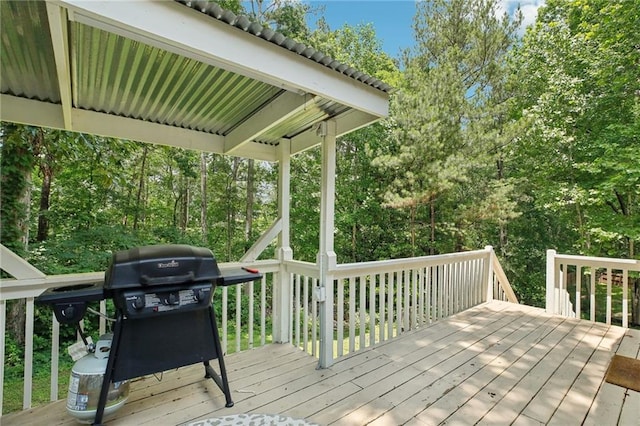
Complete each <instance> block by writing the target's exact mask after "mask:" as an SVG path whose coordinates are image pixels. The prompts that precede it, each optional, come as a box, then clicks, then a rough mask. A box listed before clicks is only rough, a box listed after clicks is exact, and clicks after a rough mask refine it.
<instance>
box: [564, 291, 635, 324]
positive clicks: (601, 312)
mask: <svg viewBox="0 0 640 426" xmlns="http://www.w3.org/2000/svg"><path fill="white" fill-rule="evenodd" d="M567 290H568V291H569V294H570V295H571V302H572V303H573V304H574V306H575V294H576V293H575V292H576V287H575V285H570V286H568V289H567ZM622 293H623V291H622V286H621V285H615V284H614V285H612V286H611V323H612V324H615V325H622ZM632 295H633V286H629V293H628V295H627V298H628V300H629V306H628V308H629V310H628V312H629V326H630V327H632V328H638V326H633V325H632V324H631V303H630V302H631V301H632V300H633V298H632ZM595 316H596V317H595V320H596V322H602V323H604V322H606V318H607V285H606V284H598V283H597V284H596V297H595ZM580 318H582V319H586V320H590V319H591V295H590V293H589V288H588V287H587V285H585V284H583V285H582V286H581V293H580Z"/></svg>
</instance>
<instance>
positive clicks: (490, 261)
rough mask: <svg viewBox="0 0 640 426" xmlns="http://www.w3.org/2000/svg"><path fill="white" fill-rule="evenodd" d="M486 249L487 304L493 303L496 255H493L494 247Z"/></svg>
mask: <svg viewBox="0 0 640 426" xmlns="http://www.w3.org/2000/svg"><path fill="white" fill-rule="evenodd" d="M484 249H485V250H486V251H487V254H488V256H487V302H491V301H493V286H494V279H493V256H495V253H493V247H492V246H485V247H484Z"/></svg>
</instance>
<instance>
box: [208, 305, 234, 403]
mask: <svg viewBox="0 0 640 426" xmlns="http://www.w3.org/2000/svg"><path fill="white" fill-rule="evenodd" d="M209 317H210V318H211V327H212V329H213V340H214V345H215V348H216V352H217V354H218V365H219V366H220V375H218V374H217V373H216V372H215V371H214V369H213V367H211V365H210V364H209V361H205V362H204V369H205V372H206V374H205V377H206V378H207V379H213V381H214V382H215V383H216V384H217V385H218V387H219V388H220V390H222V392H224V397H225V399H226V400H227V403H226V405H225V407H233V400H232V399H231V390H230V389H229V380H228V379H227V370H226V369H225V367H224V357H223V355H222V347H221V345H220V336H219V333H218V326H217V325H216V317H215V314H214V312H213V306H212V307H210V308H209Z"/></svg>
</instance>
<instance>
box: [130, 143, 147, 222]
mask: <svg viewBox="0 0 640 426" xmlns="http://www.w3.org/2000/svg"><path fill="white" fill-rule="evenodd" d="M148 152H149V148H148V147H147V145H146V144H145V145H144V147H143V148H142V162H141V166H140V179H138V192H137V193H136V207H135V212H134V216H133V229H138V220H139V219H140V216H141V215H143V214H141V211H143V210H144V209H143V208H142V207H141V204H142V194H143V191H144V185H145V182H146V181H147V173H146V165H147V154H148Z"/></svg>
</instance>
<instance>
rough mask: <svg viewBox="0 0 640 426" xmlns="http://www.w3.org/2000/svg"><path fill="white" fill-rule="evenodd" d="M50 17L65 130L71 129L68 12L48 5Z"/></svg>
mask: <svg viewBox="0 0 640 426" xmlns="http://www.w3.org/2000/svg"><path fill="white" fill-rule="evenodd" d="M46 6H47V16H48V17H49V33H50V34H51V42H52V44H53V56H54V58H55V62H56V73H57V77H58V87H59V88H60V102H61V103H62V117H63V119H64V123H65V128H71V107H72V104H71V67H70V65H69V34H68V31H67V10H66V9H64V8H61V7H58V6H56V5H55V4H51V3H46Z"/></svg>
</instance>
